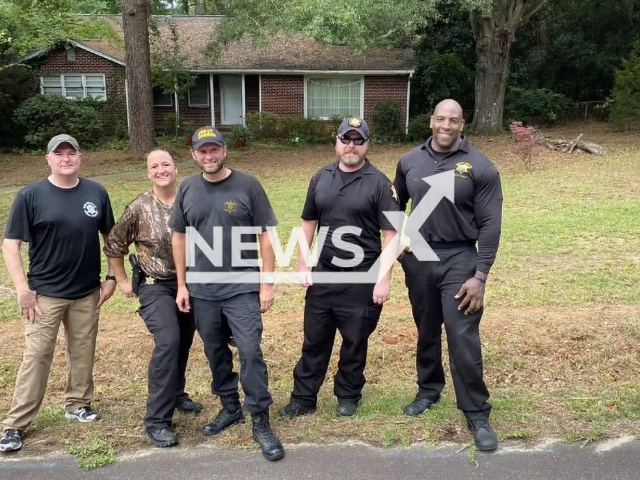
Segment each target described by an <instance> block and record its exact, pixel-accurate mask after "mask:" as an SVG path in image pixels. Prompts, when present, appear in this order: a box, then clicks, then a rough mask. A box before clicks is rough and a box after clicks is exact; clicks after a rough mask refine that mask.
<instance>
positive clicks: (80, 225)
mask: <svg viewBox="0 0 640 480" xmlns="http://www.w3.org/2000/svg"><path fill="white" fill-rule="evenodd" d="M113 224H114V220H113V212H112V210H111V202H110V201H109V195H108V194H107V191H106V190H105V188H104V187H103V186H102V185H100V184H99V183H97V182H94V181H92V180H87V179H86V178H81V179H80V180H79V182H78V185H76V186H75V187H73V188H68V189H67V188H60V187H56V186H55V185H53V184H52V183H51V182H50V181H49V180H48V179H43V180H40V181H39V182H35V183H32V184H31V185H28V186H26V187H24V188H23V189H22V190H20V191H19V192H18V194H17V195H16V198H15V200H14V201H13V206H12V207H11V214H10V215H9V220H8V222H7V229H6V231H5V234H4V236H5V238H8V239H14V240H22V241H24V242H28V243H29V273H28V274H27V279H28V282H29V288H31V289H32V290H35V291H36V292H37V293H38V294H40V295H46V296H49V297H56V298H64V299H77V298H82V297H86V296H87V295H89V294H90V293H91V292H93V291H94V290H95V289H96V288H98V287H99V286H100V235H99V232H100V233H103V234H105V235H106V234H108V233H109V230H111V228H112V227H113Z"/></svg>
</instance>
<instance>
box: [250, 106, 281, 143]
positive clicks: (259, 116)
mask: <svg viewBox="0 0 640 480" xmlns="http://www.w3.org/2000/svg"><path fill="white" fill-rule="evenodd" d="M247 128H248V129H249V130H250V131H251V135H252V136H253V138H255V139H256V140H270V139H274V138H276V137H277V136H278V115H276V114H275V113H272V112H259V113H250V114H248V115H247Z"/></svg>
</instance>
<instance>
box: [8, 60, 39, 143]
mask: <svg viewBox="0 0 640 480" xmlns="http://www.w3.org/2000/svg"><path fill="white" fill-rule="evenodd" d="M36 73H37V72H36V70H34V69H31V68H28V67H25V66H22V65H14V66H8V67H3V68H0V118H2V121H1V122H0V144H2V145H12V144H21V143H22V140H23V138H22V135H23V134H22V130H21V129H19V128H17V127H16V125H15V123H14V122H13V121H11V119H12V118H13V115H14V112H15V110H16V109H17V108H18V107H19V106H20V104H21V103H22V102H24V101H25V100H27V99H28V98H30V97H32V96H33V95H35V94H37V93H38V79H37V76H36Z"/></svg>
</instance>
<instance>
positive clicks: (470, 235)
mask: <svg viewBox="0 0 640 480" xmlns="http://www.w3.org/2000/svg"><path fill="white" fill-rule="evenodd" d="M432 138H433V137H430V138H429V139H428V140H427V141H426V142H425V143H424V144H423V145H421V146H419V147H416V148H414V149H413V150H411V151H410V152H409V153H407V154H406V155H404V156H403V157H402V158H401V159H400V161H399V162H398V168H397V170H396V178H395V180H394V182H393V183H394V185H395V187H396V191H397V193H398V200H399V203H400V209H401V210H402V211H404V210H405V209H406V206H407V202H408V201H409V199H411V204H412V209H413V208H415V206H416V205H417V204H418V203H419V202H420V200H422V198H423V197H424V196H425V195H426V194H427V192H428V191H429V188H431V187H430V186H429V184H427V183H426V182H425V181H423V180H422V179H423V178H424V177H429V176H431V175H436V174H438V173H442V172H446V171H449V170H454V171H455V174H454V175H455V183H454V187H455V191H454V198H455V201H454V202H453V203H452V202H450V201H449V200H447V199H442V200H441V201H440V203H439V204H438V206H437V207H436V208H435V210H434V211H433V212H432V213H431V215H430V216H429V217H428V218H427V220H426V221H425V222H424V224H423V225H422V227H421V228H420V234H421V235H422V236H423V238H424V239H425V240H426V241H427V242H428V243H429V245H430V246H431V247H432V248H438V247H446V245H447V244H459V243H464V242H469V244H475V242H476V241H477V242H478V266H477V267H476V268H477V270H478V271H481V272H485V273H488V272H489V270H490V268H491V266H492V265H493V262H494V260H495V258H496V252H497V251H498V244H499V242H500V228H501V222H502V187H501V185H500V175H499V173H498V171H497V170H496V168H495V167H494V165H493V164H492V163H491V161H489V159H488V158H487V157H485V156H484V155H483V154H482V153H481V152H480V151H479V150H478V149H476V148H475V147H474V146H473V145H471V144H470V143H469V142H468V141H467V139H466V138H465V137H464V136H462V142H461V143H460V146H459V147H458V149H457V150H455V151H452V152H449V154H448V155H446V156H445V157H444V158H442V156H441V155H439V154H436V152H434V151H433V149H432V148H431V140H432ZM439 157H440V158H439Z"/></svg>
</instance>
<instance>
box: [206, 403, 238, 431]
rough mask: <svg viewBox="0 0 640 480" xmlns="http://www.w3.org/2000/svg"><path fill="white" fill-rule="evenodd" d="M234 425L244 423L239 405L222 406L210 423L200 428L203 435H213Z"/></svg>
mask: <svg viewBox="0 0 640 480" xmlns="http://www.w3.org/2000/svg"><path fill="white" fill-rule="evenodd" d="M236 423H244V413H243V412H242V407H241V406H240V405H234V406H230V405H225V406H223V407H222V408H221V409H220V411H219V412H218V414H217V415H216V417H215V418H214V419H213V421H212V422H211V423H207V424H206V425H205V426H203V427H202V433H204V434H205V435H215V434H217V433H220V432H221V431H223V430H224V429H226V428H229V427H230V426H231V425H234V424H236Z"/></svg>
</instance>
